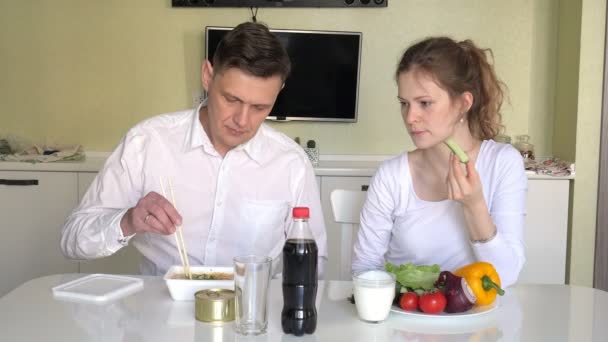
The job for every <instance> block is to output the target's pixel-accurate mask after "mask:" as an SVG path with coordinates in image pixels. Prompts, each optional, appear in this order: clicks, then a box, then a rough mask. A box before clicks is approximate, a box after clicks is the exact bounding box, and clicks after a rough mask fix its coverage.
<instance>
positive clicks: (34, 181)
mask: <svg viewBox="0 0 608 342" xmlns="http://www.w3.org/2000/svg"><path fill="white" fill-rule="evenodd" d="M0 185H38V180H37V179H0Z"/></svg>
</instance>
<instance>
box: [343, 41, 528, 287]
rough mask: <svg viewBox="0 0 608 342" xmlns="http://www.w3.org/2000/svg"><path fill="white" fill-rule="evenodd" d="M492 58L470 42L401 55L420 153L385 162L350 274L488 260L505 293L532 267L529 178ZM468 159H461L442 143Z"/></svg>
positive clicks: (404, 108) (402, 82)
mask: <svg viewBox="0 0 608 342" xmlns="http://www.w3.org/2000/svg"><path fill="white" fill-rule="evenodd" d="M486 52H487V53H488V54H490V55H491V52H490V51H489V50H484V49H480V48H478V47H476V46H475V44H474V43H473V42H471V41H470V40H465V41H462V42H456V41H454V40H452V39H450V38H445V37H438V38H429V39H426V40H423V41H421V42H419V43H417V44H415V45H413V46H411V47H410V48H408V49H407V50H406V51H405V53H404V54H403V56H402V58H401V61H400V63H399V65H398V67H397V72H396V77H397V83H398V91H399V94H398V96H397V98H398V100H399V102H400V103H401V115H402V116H403V120H404V122H405V126H406V128H407V131H408V133H409V135H410V137H411V139H412V141H413V142H414V144H415V145H416V149H415V150H414V151H411V152H406V153H403V154H401V155H399V156H397V157H395V158H393V159H390V160H387V161H385V162H384V163H383V164H382V165H381V166H380V168H379V169H378V172H377V173H376V175H375V176H374V177H373V180H372V183H371V185H370V188H369V191H368V194H367V200H366V202H365V205H364V206H363V210H362V213H361V229H360V230H359V234H358V237H357V241H356V243H355V246H354V254H353V265H352V269H353V271H355V272H356V271H360V270H365V269H372V268H373V269H376V268H382V267H383V265H384V263H385V262H390V263H393V264H397V265H398V264H403V263H407V262H412V263H414V264H418V265H420V264H439V265H440V267H441V269H442V270H450V271H454V270H456V269H457V268H459V267H460V266H464V265H466V264H469V263H472V262H476V261H487V262H490V263H492V264H493V265H494V267H495V268H496V270H497V271H498V273H499V275H500V277H501V281H502V285H503V287H507V286H509V285H511V284H513V283H515V282H516V281H517V277H518V275H519V272H520V270H521V268H522V266H523V264H524V262H525V254H524V241H523V228H524V218H525V210H526V192H527V178H526V175H525V172H524V166H523V160H522V158H521V156H520V154H519V153H518V152H517V150H516V149H515V148H513V147H512V146H511V145H506V144H500V143H496V142H494V141H493V140H491V139H492V138H493V137H495V136H496V135H497V134H498V133H499V130H500V129H501V128H502V125H501V115H500V107H501V104H502V99H503V91H504V90H503V88H504V85H503V83H502V82H500V81H499V80H498V79H497V77H496V74H495V72H494V69H493V66H492V65H491V64H490V62H489V60H488V57H487V56H486ZM448 138H452V139H453V140H454V141H456V142H457V143H458V145H460V146H461V147H462V149H463V150H464V151H465V152H466V153H467V154H468V156H469V158H470V161H469V162H468V163H466V164H462V163H460V161H459V160H458V158H457V157H456V156H455V155H454V154H453V153H451V151H450V150H449V148H448V147H447V146H446V145H445V144H444V141H445V140H446V139H448Z"/></svg>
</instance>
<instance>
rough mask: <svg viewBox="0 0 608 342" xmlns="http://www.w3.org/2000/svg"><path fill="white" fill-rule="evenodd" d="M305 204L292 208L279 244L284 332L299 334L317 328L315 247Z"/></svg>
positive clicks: (316, 250)
mask: <svg viewBox="0 0 608 342" xmlns="http://www.w3.org/2000/svg"><path fill="white" fill-rule="evenodd" d="M309 217H310V213H309V210H308V208H306V207H296V208H293V225H292V227H291V230H290V231H289V234H288V235H287V241H286V242H285V246H284V247H283V311H282V312H281V326H282V327H283V332H285V333H286V334H294V335H296V336H302V335H304V334H312V333H314V332H315V329H316V328H317V308H316V306H315V299H316V297H317V282H318V275H317V260H318V259H317V255H318V248H317V243H316V242H315V239H314V238H313V236H312V232H311V231H310V227H309V226H308V218H309Z"/></svg>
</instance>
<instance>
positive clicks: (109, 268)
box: [78, 172, 141, 274]
mask: <svg viewBox="0 0 608 342" xmlns="http://www.w3.org/2000/svg"><path fill="white" fill-rule="evenodd" d="M95 176H97V173H96V172H79V173H78V201H79V202H80V199H82V196H84V194H85V193H86V191H87V189H88V188H89V185H91V183H92V182H93V180H94V179H95ZM140 260H141V254H139V252H138V251H137V249H136V248H135V247H133V246H132V245H128V246H126V247H124V248H122V249H120V250H119V251H118V252H116V253H114V254H112V255H110V256H108V257H105V258H101V259H95V260H81V261H80V272H81V273H110V274H139V262H140Z"/></svg>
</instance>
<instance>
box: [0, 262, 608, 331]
mask: <svg viewBox="0 0 608 342" xmlns="http://www.w3.org/2000/svg"><path fill="white" fill-rule="evenodd" d="M82 276H83V275H82V274H62V275H51V276H46V277H42V278H37V279H33V280H31V281H28V282H26V283H24V284H22V285H21V286H19V287H18V288H16V289H14V290H13V291H11V292H10V293H8V294H6V295H5V296H4V297H2V298H0V341H62V342H70V341H78V342H86V341H201V342H202V341H210V342H219V341H230V342H235V341H268V342H271V341H272V342H274V341H282V342H284V341H348V342H358V341H361V342H374V341H602V342H603V341H608V292H604V291H601V290H596V289H592V288H587V287H578V286H568V285H517V286H514V287H512V288H509V289H507V290H506V294H505V296H503V297H500V299H499V300H498V301H497V307H496V309H495V310H492V311H490V312H486V313H484V314H479V315H461V316H432V317H429V316H415V315H411V314H403V313H399V312H391V314H390V315H389V317H388V319H387V320H385V321H383V322H380V323H368V322H364V321H361V320H360V319H359V318H358V317H357V311H356V308H355V305H353V304H351V303H350V302H349V301H348V300H347V298H348V297H349V296H350V295H351V294H352V284H351V282H349V281H321V282H319V288H318V294H317V303H316V304H317V309H318V321H317V330H316V332H315V333H314V334H312V335H306V336H303V337H296V336H293V335H285V334H284V333H283V332H282V330H281V323H280V321H281V308H282V304H283V299H282V292H281V282H280V280H273V281H272V282H271V286H270V299H269V313H268V315H269V316H268V331H267V333H265V334H263V335H259V336H255V337H251V336H241V335H238V334H236V333H235V332H234V326H233V324H234V323H225V324H210V323H203V322H199V321H197V320H196V319H195V317H194V302H192V301H184V302H180V301H173V300H172V299H171V297H170V295H169V292H168V290H167V287H166V285H165V283H164V280H163V279H162V278H161V277H147V276H136V277H138V278H141V279H143V280H144V288H143V289H142V290H141V291H139V292H137V293H134V294H132V295H129V296H127V297H125V298H122V299H117V300H115V301H112V302H107V303H102V304H96V303H87V302H78V301H73V300H71V301H70V300H65V299H60V298H55V297H54V296H53V293H52V291H51V289H52V288H53V287H54V286H57V285H60V284H62V283H65V282H67V281H70V280H74V279H76V278H79V277H82Z"/></svg>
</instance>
